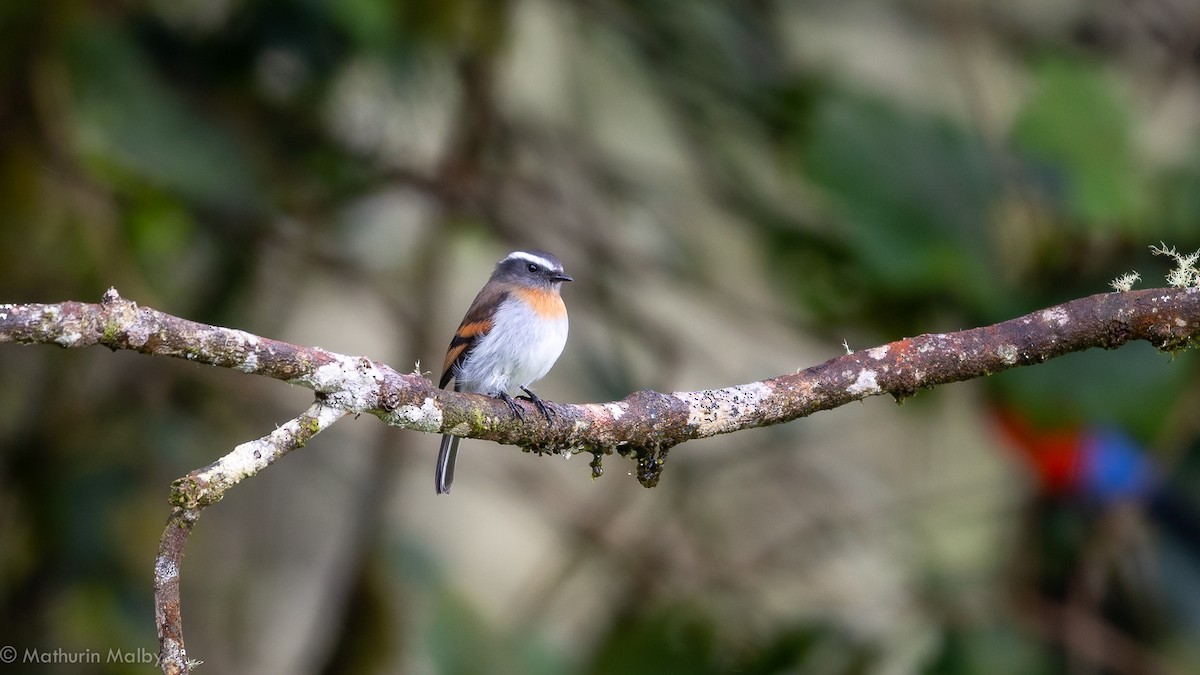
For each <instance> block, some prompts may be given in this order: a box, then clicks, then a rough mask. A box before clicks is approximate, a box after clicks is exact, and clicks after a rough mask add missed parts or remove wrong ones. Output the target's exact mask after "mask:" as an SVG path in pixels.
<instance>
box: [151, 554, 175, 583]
mask: <svg viewBox="0 0 1200 675" xmlns="http://www.w3.org/2000/svg"><path fill="white" fill-rule="evenodd" d="M178 576H179V566H178V565H176V564H175V561H173V560H171V559H170V558H167V557H166V556H161V555H160V556H158V557H157V558H155V560H154V578H155V580H156V581H159V582H162V581H170V580H171V579H174V578H176V577H178Z"/></svg>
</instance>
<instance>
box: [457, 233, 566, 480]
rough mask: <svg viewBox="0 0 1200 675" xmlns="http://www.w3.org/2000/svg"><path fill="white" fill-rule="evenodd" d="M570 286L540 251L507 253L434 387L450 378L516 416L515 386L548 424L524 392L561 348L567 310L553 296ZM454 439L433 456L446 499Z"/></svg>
mask: <svg viewBox="0 0 1200 675" xmlns="http://www.w3.org/2000/svg"><path fill="white" fill-rule="evenodd" d="M564 281H574V279H572V278H571V277H570V276H568V275H567V274H566V273H565V272H563V266H562V262H561V261H559V259H558V258H556V257H554V256H553V255H552V254H550V253H547V252H545V251H513V252H512V253H509V254H508V256H507V257H505V258H504V259H503V260H501V261H500V262H498V263H496V269H495V270H494V271H493V272H492V276H491V278H489V279H488V281H487V283H486V284H484V286H483V289H482V290H480V291H479V295H477V296H475V300H474V302H472V303H471V307H470V309H468V310H467V314H466V316H464V317H463V320H462V324H461V325H459V327H458V330H457V331H455V332H454V338H453V339H451V340H450V348H449V349H448V350H447V351H446V362H445V366H444V370H443V371H442V381H441V383H440V384H438V386H439V387H442V388H445V387H446V385H447V384H448V383H449V382H450V380H451V378H453V379H454V391H470V392H475V393H480V394H487V395H489V396H494V397H496V398H499V399H500V400H502V401H504V402H505V403H507V404H508V407H509V409H511V410H512V413H513V415H514V416H515V417H517V418H521V417H523V414H522V412H521V408H520V406H518V405H517V403H516V401H514V400H513V398H512V397H511V396H509V395H508V390H509V389H511V388H513V387H518V388H520V389H521V391H523V392H525V394H526V395H525V396H522V397H519V398H524V399H526V400H528V401H530V402H532V403H533V404H534V406H536V407H537V409H538V411H539V412H541V413H542V415H545V417H546V419H550V415H551V410H550V408H549V407H548V406H547V405H546V402H545V401H543V400H542V399H540V398H538V396H537V394H534V393H533V392H532V391H530V390H529V388H528V387H529V385H530V384H532V383H533V382H535V381H537V380H540V379H542V377H543V376H544V375H545V374H546V373H547V372H549V370H550V367H551V366H553V365H554V362H555V361H557V360H558V356H559V354H562V350H563V347H564V346H565V345H566V344H567V307H566V305H564V304H563V301H562V296H561V295H560V294H559V291H560V290H561V289H562V282H564ZM459 440H460V439H459V438H458V437H457V436H450V435H449V434H447V435H444V436H442V448H441V452H439V453H438V463H437V474H436V483H437V485H436V487H437V492H438V494H446V493H447V492H450V483H452V482H453V481H454V460H455V458H456V457H457V456H458V442H459Z"/></svg>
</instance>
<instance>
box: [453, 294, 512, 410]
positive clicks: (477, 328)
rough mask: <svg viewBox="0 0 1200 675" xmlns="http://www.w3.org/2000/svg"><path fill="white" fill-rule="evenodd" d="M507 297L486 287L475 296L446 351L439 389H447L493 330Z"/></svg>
mask: <svg viewBox="0 0 1200 675" xmlns="http://www.w3.org/2000/svg"><path fill="white" fill-rule="evenodd" d="M507 296H508V293H507V292H505V291H501V290H496V291H492V290H491V289H490V288H489V287H484V289H483V290H482V291H480V292H479V295H477V296H475V301H474V302H472V303H471V308H470V309H468V310H467V315H466V316H464V317H463V320H462V324H460V325H459V327H458V330H456V331H454V337H453V338H452V339H451V340H450V348H449V349H447V350H446V360H445V362H444V363H443V364H442V368H443V369H442V381H441V383H440V384H438V386H439V387H443V388H445V386H446V384H447V383H449V382H450V378H452V377H454V373H455V371H456V370H457V369H458V367H459V366H461V365H462V363H463V361H465V360H466V359H467V356H469V355H470V354H471V350H473V349H475V345H477V344H479V338H481V337H483V336H484V335H487V333H488V331H490V330H491V329H492V316H494V315H495V314H496V308H497V307H498V306H499V305H500V303H501V302H502V301H503V300H504V298H505V297H507Z"/></svg>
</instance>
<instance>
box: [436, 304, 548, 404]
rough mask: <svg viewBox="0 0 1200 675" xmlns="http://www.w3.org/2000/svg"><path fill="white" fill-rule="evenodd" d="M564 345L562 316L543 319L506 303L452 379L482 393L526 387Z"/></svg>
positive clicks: (522, 306)
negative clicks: (554, 318) (555, 318)
mask: <svg viewBox="0 0 1200 675" xmlns="http://www.w3.org/2000/svg"><path fill="white" fill-rule="evenodd" d="M566 344H567V317H566V315H564V316H563V317H562V318H561V319H557V320H546V319H544V318H542V317H540V316H538V315H537V314H535V313H534V312H533V310H530V309H528V308H526V307H525V306H524V305H522V304H520V303H515V302H506V303H504V304H503V305H502V306H501V307H500V309H498V310H497V311H496V315H495V317H494V318H493V324H492V329H491V330H490V331H488V333H487V335H484V336H483V337H482V338H480V339H479V344H477V345H475V349H473V350H472V351H471V354H470V355H469V356H468V357H467V359H466V362H465V363H463V364H462V367H461V368H459V371H458V372H457V373H456V374H455V379H456V380H457V381H458V384H459V388H460V389H462V390H463V391H474V392H479V393H484V394H498V393H500V392H502V391H508V390H509V389H513V388H516V387H527V386H529V385H530V384H531V383H533V382H536V381H537V380H540V379H542V377H543V376H544V375H545V374H546V373H547V372H549V370H550V367H551V366H553V365H554V362H555V361H557V360H558V356H559V355H560V354H562V350H563V347H564V346H566Z"/></svg>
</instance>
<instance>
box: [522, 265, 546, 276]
mask: <svg viewBox="0 0 1200 675" xmlns="http://www.w3.org/2000/svg"><path fill="white" fill-rule="evenodd" d="M525 269H527V270H529V271H530V272H533V273H535V274H536V273H537V272H539V271H541V269H542V268H540V267H538V266H537V265H535V264H534V263H529V265H528V266H527V267H526V268H525Z"/></svg>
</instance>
